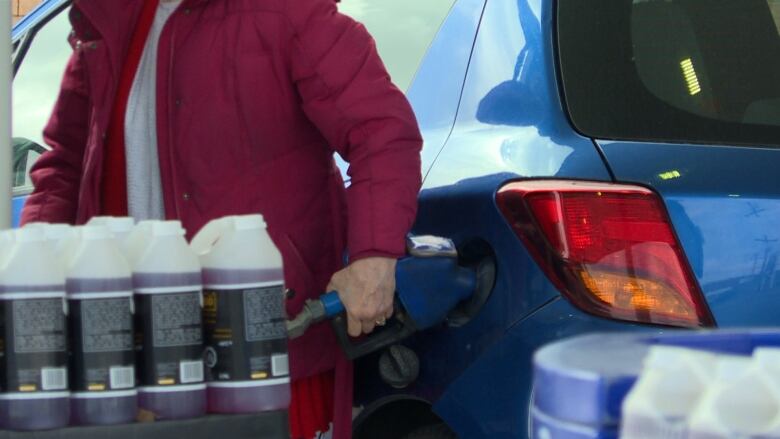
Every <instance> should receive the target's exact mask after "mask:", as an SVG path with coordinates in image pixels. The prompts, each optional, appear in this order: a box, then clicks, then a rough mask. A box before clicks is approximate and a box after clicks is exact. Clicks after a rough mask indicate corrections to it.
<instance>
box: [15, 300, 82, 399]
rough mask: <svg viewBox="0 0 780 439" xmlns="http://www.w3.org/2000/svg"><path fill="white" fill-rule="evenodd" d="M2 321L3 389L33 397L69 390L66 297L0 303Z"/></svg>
mask: <svg viewBox="0 0 780 439" xmlns="http://www.w3.org/2000/svg"><path fill="white" fill-rule="evenodd" d="M29 294H30V295H34V293H29ZM0 319H1V320H0V357H2V358H0V389H1V390H2V391H4V392H24V393H31V394H32V393H35V392H52V391H65V390H68V366H67V364H68V350H67V335H66V317H65V301H64V293H63V294H62V296H60V297H45V298H39V299H21V300H0Z"/></svg>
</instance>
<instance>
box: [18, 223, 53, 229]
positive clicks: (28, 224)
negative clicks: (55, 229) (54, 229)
mask: <svg viewBox="0 0 780 439" xmlns="http://www.w3.org/2000/svg"><path fill="white" fill-rule="evenodd" d="M48 225H49V223H47V222H45V221H35V222H32V223H27V224H25V225H24V226H22V228H25V227H46V226H48Z"/></svg>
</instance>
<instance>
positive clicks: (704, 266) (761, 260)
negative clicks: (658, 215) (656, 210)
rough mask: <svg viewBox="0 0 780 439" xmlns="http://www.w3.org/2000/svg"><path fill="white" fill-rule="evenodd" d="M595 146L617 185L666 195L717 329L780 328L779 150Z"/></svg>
mask: <svg viewBox="0 0 780 439" xmlns="http://www.w3.org/2000/svg"><path fill="white" fill-rule="evenodd" d="M599 144H600V145H601V147H602V149H603V150H604V154H605V156H606V158H607V160H608V161H609V163H610V165H611V167H612V170H613V171H614V173H615V177H616V178H617V179H618V180H619V181H621V182H638V183H641V184H644V185H648V186H652V187H653V188H654V189H655V190H657V191H658V192H659V193H660V194H661V196H662V197H663V199H664V202H665V203H666V206H667V209H668V210H669V214H670V216H671V218H672V222H673V223H674V227H675V230H676V231H677V235H678V236H679V238H680V241H681V243H682V245H683V247H684V248H685V253H686V255H687V256H688V260H689V262H690V264H691V267H692V268H693V272H694V273H695V275H696V277H697V278H698V281H699V285H700V286H701V288H702V291H703V292H704V294H705V296H706V298H707V302H708V304H709V306H710V309H711V310H712V313H713V314H714V316H715V319H716V321H717V323H718V325H719V326H722V327H733V326H748V325H751V326H770V325H771V326H775V325H778V324H780V315H779V314H778V313H777V309H778V307H779V306H780V272H779V271H780V265H779V264H778V256H779V254H780V229H778V226H777V219H778V218H780V174H779V173H778V172H777V163H778V160H779V159H780V150H778V149H775V148H757V147H745V146H725V145H680V144H658V143H641V142H618V141H600V142H599Z"/></svg>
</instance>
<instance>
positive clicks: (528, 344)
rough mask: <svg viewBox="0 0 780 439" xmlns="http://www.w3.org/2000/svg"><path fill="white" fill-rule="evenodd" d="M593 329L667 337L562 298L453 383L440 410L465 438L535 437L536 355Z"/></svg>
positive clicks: (526, 321) (506, 336) (513, 331)
mask: <svg viewBox="0 0 780 439" xmlns="http://www.w3.org/2000/svg"><path fill="white" fill-rule="evenodd" d="M591 331H600V332H612V331H623V332H629V331H630V332H646V333H662V332H663V330H662V329H659V328H653V327H649V326H638V325H629V324H625V323H621V322H615V321H611V320H607V319H600V318H594V317H592V316H590V315H587V314H585V313H583V312H582V311H580V310H578V309H576V308H574V307H573V306H572V305H571V304H570V303H569V302H568V301H566V300H564V299H556V300H553V301H552V302H550V303H548V304H546V305H545V306H544V307H542V308H540V309H538V310H537V311H536V312H534V313H533V314H531V315H529V316H528V317H527V318H526V319H524V320H522V321H521V322H518V323H517V324H516V325H514V326H512V327H511V328H508V329H507V330H506V332H505V333H504V334H502V337H501V339H500V341H499V342H498V343H496V344H494V345H493V346H491V347H490V349H488V350H487V351H486V352H484V353H483V354H482V355H481V356H480V357H479V359H478V360H477V361H475V362H474V363H473V364H472V365H471V366H470V367H469V368H467V369H466V370H464V371H463V373H462V374H461V375H460V376H459V377H458V378H457V379H456V380H455V381H453V382H452V383H451V384H450V385H449V387H448V389H447V392H446V393H445V394H444V395H443V396H442V397H441V398H440V399H439V400H438V401H437V402H436V404H435V405H434V410H435V412H436V413H437V414H438V415H439V416H441V417H442V418H443V419H444V420H445V421H446V422H447V424H448V425H450V426H451V427H453V429H454V430H455V431H457V432H458V435H459V436H460V437H464V438H491V439H516V438H526V437H528V433H529V426H528V422H529V421H528V409H529V402H530V401H531V398H532V387H533V386H532V380H533V376H532V374H531V373H530V371H531V369H532V361H533V354H534V352H535V351H536V350H537V349H538V348H540V347H542V346H544V345H545V344H547V343H550V342H552V341H555V340H561V339H563V338H567V337H572V336H575V335H579V334H583V333H586V332H591Z"/></svg>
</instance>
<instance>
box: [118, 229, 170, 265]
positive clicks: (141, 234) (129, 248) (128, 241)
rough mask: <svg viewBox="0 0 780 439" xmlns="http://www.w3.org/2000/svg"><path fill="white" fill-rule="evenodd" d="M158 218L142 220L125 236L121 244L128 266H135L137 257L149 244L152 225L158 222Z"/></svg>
mask: <svg viewBox="0 0 780 439" xmlns="http://www.w3.org/2000/svg"><path fill="white" fill-rule="evenodd" d="M160 222H162V221H159V220H143V221H140V222H139V223H138V224H136V225H135V227H133V230H131V231H130V234H128V235H127V238H125V242H124V243H123V244H122V249H123V251H124V254H125V257H126V258H127V261H128V262H129V263H130V266H131V267H133V266H135V264H136V262H138V259H139V258H140V257H141V253H142V252H143V251H144V249H145V248H146V246H147V245H148V244H149V238H150V237H151V231H152V226H153V225H154V224H156V223H160Z"/></svg>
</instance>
